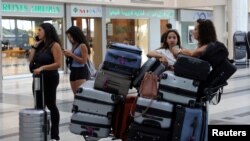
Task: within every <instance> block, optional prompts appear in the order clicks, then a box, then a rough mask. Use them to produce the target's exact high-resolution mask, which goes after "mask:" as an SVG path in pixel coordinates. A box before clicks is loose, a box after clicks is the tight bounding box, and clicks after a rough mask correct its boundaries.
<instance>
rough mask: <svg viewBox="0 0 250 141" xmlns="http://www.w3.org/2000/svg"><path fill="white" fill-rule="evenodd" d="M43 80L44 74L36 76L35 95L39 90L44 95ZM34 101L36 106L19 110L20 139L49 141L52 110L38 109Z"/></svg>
mask: <svg viewBox="0 0 250 141" xmlns="http://www.w3.org/2000/svg"><path fill="white" fill-rule="evenodd" d="M42 82H43V77H42V75H41V76H39V77H37V76H35V77H34V93H35V96H36V92H37V91H42V95H43V96H44V93H43V85H42V84H43V83H42ZM43 96H42V98H43V106H44V105H45V104H44V97H43ZM35 99H36V98H35ZM34 101H35V108H26V109H22V110H21V111H20V112H19V141H48V140H49V139H50V112H47V111H46V110H43V109H36V100H34ZM43 108H44V109H45V107H43Z"/></svg>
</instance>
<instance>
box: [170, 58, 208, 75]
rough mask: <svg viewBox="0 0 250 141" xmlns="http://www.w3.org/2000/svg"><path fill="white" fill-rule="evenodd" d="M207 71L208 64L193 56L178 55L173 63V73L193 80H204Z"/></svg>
mask: <svg viewBox="0 0 250 141" xmlns="http://www.w3.org/2000/svg"><path fill="white" fill-rule="evenodd" d="M209 72H210V64H209V63H208V62H207V61H203V60H201V59H199V58H195V57H190V56H186V55H178V57H177V60H176V62H175V64H174V73H175V75H177V76H181V77H185V78H189V79H193V80H206V79H207V76H208V74H209Z"/></svg>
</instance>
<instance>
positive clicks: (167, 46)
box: [147, 29, 181, 70]
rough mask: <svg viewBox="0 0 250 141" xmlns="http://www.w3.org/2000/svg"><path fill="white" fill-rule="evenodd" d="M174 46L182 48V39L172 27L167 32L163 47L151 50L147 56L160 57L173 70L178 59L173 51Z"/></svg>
mask: <svg viewBox="0 0 250 141" xmlns="http://www.w3.org/2000/svg"><path fill="white" fill-rule="evenodd" d="M174 47H177V48H181V39H180V35H179V33H178V32H177V31H176V30H173V29H170V30H168V31H167V32H166V36H165V39H164V42H163V45H162V47H160V48H158V49H156V50H154V51H150V52H149V53H148V54H147V56H148V57H155V58H158V59H159V60H160V61H161V62H162V63H164V64H165V65H166V66H168V69H170V70H173V65H174V63H175V61H176V56H174V54H173V51H172V49H173V48H174Z"/></svg>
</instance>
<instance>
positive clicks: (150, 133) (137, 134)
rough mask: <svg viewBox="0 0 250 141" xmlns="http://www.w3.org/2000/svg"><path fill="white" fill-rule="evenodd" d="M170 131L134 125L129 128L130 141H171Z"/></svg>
mask: <svg viewBox="0 0 250 141" xmlns="http://www.w3.org/2000/svg"><path fill="white" fill-rule="evenodd" d="M170 135H171V134H170V131H169V130H164V129H161V128H160V127H159V128H153V127H150V126H145V125H139V124H136V123H132V124H131V125H130V127H129V133H128V141H170V138H171V136H170Z"/></svg>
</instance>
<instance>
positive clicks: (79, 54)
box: [64, 26, 90, 94]
mask: <svg viewBox="0 0 250 141" xmlns="http://www.w3.org/2000/svg"><path fill="white" fill-rule="evenodd" d="M66 34H67V37H68V40H69V41H70V43H71V44H72V50H64V54H65V56H66V57H69V58H71V59H72V62H70V64H69V68H70V85H71V89H72V91H73V93H74V94H75V93H76V90H77V89H78V88H79V86H80V85H82V84H83V83H84V82H85V81H87V79H89V77H90V74H89V71H88V67H87V65H86V63H87V59H88V58H89V55H90V47H89V44H88V42H87V39H86V36H85V35H84V34H83V32H82V30H81V29H80V28H79V27H77V26H71V27H70V28H69V29H68V30H67V31H66Z"/></svg>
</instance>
